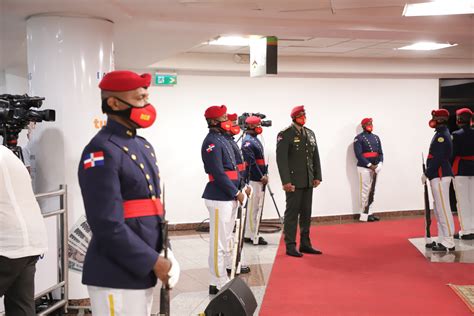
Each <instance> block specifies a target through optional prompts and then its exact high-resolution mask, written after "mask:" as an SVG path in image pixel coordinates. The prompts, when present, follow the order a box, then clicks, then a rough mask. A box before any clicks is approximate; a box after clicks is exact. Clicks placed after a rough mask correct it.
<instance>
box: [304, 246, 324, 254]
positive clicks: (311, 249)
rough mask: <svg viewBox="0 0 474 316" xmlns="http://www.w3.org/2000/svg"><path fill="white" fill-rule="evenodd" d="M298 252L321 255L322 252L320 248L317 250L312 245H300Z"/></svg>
mask: <svg viewBox="0 0 474 316" xmlns="http://www.w3.org/2000/svg"><path fill="white" fill-rule="evenodd" d="M300 252H302V253H310V254H312V255H322V254H323V252H322V251H321V250H318V249H314V248H313V247H307V246H305V247H300Z"/></svg>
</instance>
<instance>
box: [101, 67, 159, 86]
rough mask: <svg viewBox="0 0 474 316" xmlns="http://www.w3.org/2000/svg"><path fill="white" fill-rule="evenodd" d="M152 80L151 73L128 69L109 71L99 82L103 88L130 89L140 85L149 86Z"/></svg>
mask: <svg viewBox="0 0 474 316" xmlns="http://www.w3.org/2000/svg"><path fill="white" fill-rule="evenodd" d="M150 82H151V75H150V74H142V75H139V74H136V73H134V72H133V71H128V70H115V71H112V72H109V73H108V74H106V75H105V76H104V78H102V80H101V81H100V83H99V88H100V89H101V90H107V91H130V90H135V89H138V88H140V87H143V88H148V87H149V86H150Z"/></svg>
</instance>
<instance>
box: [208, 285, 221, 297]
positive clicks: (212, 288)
mask: <svg viewBox="0 0 474 316" xmlns="http://www.w3.org/2000/svg"><path fill="white" fill-rule="evenodd" d="M217 293H219V290H218V289H217V286H215V285H209V295H216V294H217Z"/></svg>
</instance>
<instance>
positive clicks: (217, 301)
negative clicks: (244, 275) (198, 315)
mask: <svg viewBox="0 0 474 316" xmlns="http://www.w3.org/2000/svg"><path fill="white" fill-rule="evenodd" d="M256 309H257V300H255V296H254V295H253V293H252V291H251V290H250V288H249V287H248V286H247V284H245V282H244V281H242V280H241V279H240V278H237V277H236V278H234V279H232V280H231V281H230V282H229V283H227V284H226V285H225V286H224V287H223V288H222V289H221V290H220V291H219V293H217V295H216V296H215V297H214V298H213V299H212V300H211V301H210V302H209V305H207V307H206V310H205V311H204V314H205V315H206V316H251V315H253V313H254V312H255V310H256Z"/></svg>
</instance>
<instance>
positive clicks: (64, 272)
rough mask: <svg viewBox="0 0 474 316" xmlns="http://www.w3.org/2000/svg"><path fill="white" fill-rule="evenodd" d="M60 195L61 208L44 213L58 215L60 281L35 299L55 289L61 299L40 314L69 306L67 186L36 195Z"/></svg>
mask: <svg viewBox="0 0 474 316" xmlns="http://www.w3.org/2000/svg"><path fill="white" fill-rule="evenodd" d="M57 196H59V209H58V210H55V211H51V212H47V213H43V218H48V217H53V216H57V225H58V232H57V237H58V283H57V284H55V285H53V286H51V287H50V288H48V289H46V290H44V291H42V292H40V293H38V294H37V295H36V296H35V300H37V299H40V298H41V297H43V296H45V295H48V294H50V295H52V293H53V291H56V290H58V289H59V290H60V299H59V300H58V301H55V302H54V304H52V305H51V306H48V307H47V308H46V309H45V310H43V311H41V312H40V313H39V314H37V315H39V316H43V315H48V314H50V313H51V312H53V311H55V310H57V309H59V308H61V307H63V308H64V311H65V312H66V311H67V306H68V299H69V293H68V285H69V282H68V253H67V247H68V220H67V214H68V212H67V186H66V185H60V186H59V190H57V191H52V192H47V193H40V194H37V195H36V199H45V198H52V197H57Z"/></svg>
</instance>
